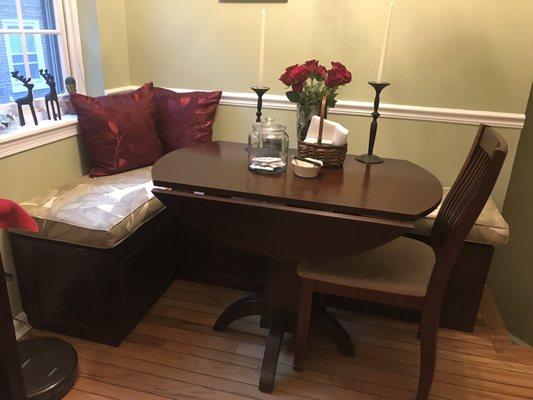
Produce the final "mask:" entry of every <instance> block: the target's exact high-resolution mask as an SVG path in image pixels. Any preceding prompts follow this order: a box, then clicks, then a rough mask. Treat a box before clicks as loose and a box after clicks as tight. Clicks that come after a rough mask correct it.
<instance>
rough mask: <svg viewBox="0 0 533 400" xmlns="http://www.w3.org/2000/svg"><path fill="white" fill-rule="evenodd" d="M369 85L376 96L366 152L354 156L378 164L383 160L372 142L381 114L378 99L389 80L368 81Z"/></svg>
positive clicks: (368, 162) (374, 138)
mask: <svg viewBox="0 0 533 400" xmlns="http://www.w3.org/2000/svg"><path fill="white" fill-rule="evenodd" d="M368 84H369V85H370V86H372V87H373V88H374V90H375V91H376V97H375V98H374V111H373V112H372V123H371V124H370V135H369V138H368V153H367V154H361V155H360V156H357V157H355V159H356V160H357V161H360V162H362V163H365V164H379V163H382V162H383V159H382V158H381V157H379V156H377V155H375V154H374V143H375V141H376V134H377V131H378V118H379V116H380V115H381V114H380V113H379V101H380V95H381V91H382V90H383V89H385V88H386V87H387V86H389V85H390V83H389V82H368Z"/></svg>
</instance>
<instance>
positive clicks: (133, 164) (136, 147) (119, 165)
mask: <svg viewBox="0 0 533 400" xmlns="http://www.w3.org/2000/svg"><path fill="white" fill-rule="evenodd" d="M70 99H71V101H72V105H73V107H74V109H75V110H76V113H77V114H78V123H79V126H80V129H81V135H82V138H83V141H84V143H85V147H86V148H87V152H88V153H89V158H90V162H91V173H90V175H91V176H92V177H95V176H103V175H112V174H116V173H119V172H124V171H129V170H131V169H135V168H140V167H144V166H146V165H151V164H153V163H154V162H155V161H156V160H157V159H158V158H159V157H161V143H160V141H159V138H158V136H157V129H156V101H155V93H154V89H153V84H152V83H148V84H146V85H144V86H142V87H141V88H139V89H137V90H135V91H133V92H130V93H125V94H119V95H114V96H102V97H89V96H84V95H81V94H72V95H71V96H70Z"/></svg>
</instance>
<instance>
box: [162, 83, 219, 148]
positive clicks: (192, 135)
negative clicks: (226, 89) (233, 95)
mask: <svg viewBox="0 0 533 400" xmlns="http://www.w3.org/2000/svg"><path fill="white" fill-rule="evenodd" d="M154 92H155V93H156V99H157V126H158V130H159V138H160V139H161V143H162V144H163V153H168V152H170V151H172V150H176V149H179V148H181V147H185V146H190V145H193V144H196V143H204V142H210V141H211V137H212V135H213V120H214V119H215V113H216V111H217V106H218V103H219V102H220V97H221V96H222V92H220V91H217V92H188V93H176V92H173V91H172V90H168V89H163V88H159V87H156V88H154Z"/></svg>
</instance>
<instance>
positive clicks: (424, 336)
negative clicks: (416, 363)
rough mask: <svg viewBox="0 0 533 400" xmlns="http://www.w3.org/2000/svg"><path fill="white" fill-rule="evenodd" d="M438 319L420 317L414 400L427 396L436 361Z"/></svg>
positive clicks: (422, 399) (424, 399)
mask: <svg viewBox="0 0 533 400" xmlns="http://www.w3.org/2000/svg"><path fill="white" fill-rule="evenodd" d="M438 321H439V318H438V317H437V318H435V317H434V316H433V317H429V318H424V317H422V319H421V321H420V327H419V337H420V378H419V381H418V393H417V396H416V400H426V399H427V398H428V396H429V391H430V389H431V384H432V383H433V375H434V374H435V364H436V361H437V330H438V326H439V322H438Z"/></svg>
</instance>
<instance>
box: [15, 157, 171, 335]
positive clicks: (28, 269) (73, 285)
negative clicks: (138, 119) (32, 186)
mask: <svg viewBox="0 0 533 400" xmlns="http://www.w3.org/2000/svg"><path fill="white" fill-rule="evenodd" d="M152 187H153V185H152V180H151V167H145V168H140V169H136V170H133V171H128V172H125V173H122V174H117V175H111V176H106V177H100V178H89V177H84V178H82V179H81V180H79V181H77V182H75V183H72V184H68V185H65V186H62V187H60V188H58V189H55V190H51V191H49V192H47V193H45V194H43V195H42V196H38V197H36V198H33V199H31V200H30V201H27V202H25V203H22V204H21V205H22V206H23V207H24V208H25V209H26V211H28V212H29V213H30V215H32V216H33V217H34V219H35V220H36V221H37V224H38V225H39V233H38V234H27V233H25V232H17V231H11V232H10V238H11V246H12V250H13V256H14V260H15V268H16V270H17V276H18V281H19V287H20V291H21V297H22V303H23V307H24V311H25V312H26V314H27V315H28V319H29V321H30V323H31V325H32V326H33V327H36V328H40V329H45V330H49V331H53V332H57V333H63V334H68V335H72V336H77V337H82V338H85V339H89V340H93V341H97V342H102V343H106V344H111V345H119V344H120V342H121V341H122V340H123V339H124V338H125V337H126V335H127V334H128V333H129V332H130V331H131V329H133V327H134V326H135V324H136V323H137V322H138V321H139V320H140V319H141V318H142V317H143V316H144V315H145V314H146V312H147V311H148V310H149V308H150V307H151V306H152V305H153V304H154V303H155V302H156V301H157V300H158V298H159V297H160V296H161V294H162V293H163V292H164V291H165V290H166V288H167V287H168V286H169V285H170V283H171V282H172V281H173V279H174V277H175V276H174V271H175V266H174V257H173V254H172V252H173V250H174V248H173V240H172V225H171V218H170V217H169V215H167V212H166V211H165V210H164V206H163V205H162V204H161V203H160V202H159V200H157V199H156V198H155V197H154V196H153V194H152Z"/></svg>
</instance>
